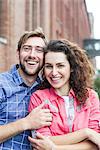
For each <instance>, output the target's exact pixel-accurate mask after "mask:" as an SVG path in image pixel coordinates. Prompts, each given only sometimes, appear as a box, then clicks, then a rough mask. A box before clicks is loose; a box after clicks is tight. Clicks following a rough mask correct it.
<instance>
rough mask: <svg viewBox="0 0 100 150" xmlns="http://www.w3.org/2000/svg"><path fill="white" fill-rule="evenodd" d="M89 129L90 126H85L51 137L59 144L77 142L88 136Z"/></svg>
mask: <svg viewBox="0 0 100 150" xmlns="http://www.w3.org/2000/svg"><path fill="white" fill-rule="evenodd" d="M87 130H88V128H84V129H81V130H78V131H75V132H72V133H67V134H65V135H59V136H50V137H49V138H50V140H51V141H53V142H54V143H55V144H57V145H66V144H76V143H79V142H81V141H83V140H85V139H87V138H88V132H87ZM62 139H63V140H62Z"/></svg>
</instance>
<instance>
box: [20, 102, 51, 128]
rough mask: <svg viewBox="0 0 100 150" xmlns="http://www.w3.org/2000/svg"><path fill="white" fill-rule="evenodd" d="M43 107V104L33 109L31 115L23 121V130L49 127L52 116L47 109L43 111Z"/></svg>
mask: <svg viewBox="0 0 100 150" xmlns="http://www.w3.org/2000/svg"><path fill="white" fill-rule="evenodd" d="M43 106H44V103H42V104H41V105H39V106H38V107H36V108H35V109H33V110H32V111H31V113H30V114H29V115H28V116H26V117H25V118H24V119H23V121H24V123H23V125H24V129H25V130H32V129H38V128H41V127H44V126H50V125H51V121H52V114H51V113H50V110H49V109H43V108H42V107H43Z"/></svg>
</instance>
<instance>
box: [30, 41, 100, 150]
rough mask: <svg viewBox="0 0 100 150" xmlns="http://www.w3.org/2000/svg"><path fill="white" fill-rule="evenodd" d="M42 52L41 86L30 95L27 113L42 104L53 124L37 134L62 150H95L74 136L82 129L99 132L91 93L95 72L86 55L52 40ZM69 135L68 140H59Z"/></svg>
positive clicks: (96, 107) (98, 115) (98, 116)
mask: <svg viewBox="0 0 100 150" xmlns="http://www.w3.org/2000/svg"><path fill="white" fill-rule="evenodd" d="M44 50H45V52H44V82H43V84H42V86H41V87H40V90H38V91H36V92H35V93H33V94H32V96H31V100H30V105H29V111H31V110H32V109H33V108H35V107H37V106H38V105H39V104H41V103H42V102H45V108H49V109H50V111H51V113H52V114H53V121H52V124H51V126H50V127H44V128H41V129H39V130H38V132H40V133H42V135H46V136H50V139H51V140H52V141H53V142H54V143H55V144H57V145H60V146H58V147H59V148H60V149H61V150H64V149H68V150H72V149H73V150H74V149H75V150H76V149H77V150H80V149H81V150H82V149H84V150H87V149H91V150H92V149H93V150H94V149H96V147H95V145H94V144H93V143H91V142H89V141H86V140H85V141H83V139H82V138H81V137H83V134H81V132H79V135H78V137H77V135H76V134H75V131H77V130H80V129H84V128H90V129H94V130H95V131H97V132H100V126H99V121H100V110H99V98H98V96H97V94H96V92H95V91H94V90H93V89H92V84H93V82H92V79H93V75H94V71H93V68H92V65H91V63H90V61H89V59H88V58H87V55H86V54H85V51H84V50H83V49H81V48H80V47H78V46H77V45H75V44H73V43H71V42H69V41H67V40H51V41H50V42H49V43H48V45H47V47H46V48H45V49H44ZM71 132H72V134H71V138H70V140H68V138H67V137H69V136H68V135H66V136H64V138H63V140H61V137H59V136H58V135H63V134H68V133H71ZM72 135H73V136H72ZM52 136H53V137H52ZM73 137H74V140H73ZM66 139H67V140H66ZM81 139H82V140H81ZM59 148H58V149H59ZM40 149H41V148H40ZM60 149H59V150H60Z"/></svg>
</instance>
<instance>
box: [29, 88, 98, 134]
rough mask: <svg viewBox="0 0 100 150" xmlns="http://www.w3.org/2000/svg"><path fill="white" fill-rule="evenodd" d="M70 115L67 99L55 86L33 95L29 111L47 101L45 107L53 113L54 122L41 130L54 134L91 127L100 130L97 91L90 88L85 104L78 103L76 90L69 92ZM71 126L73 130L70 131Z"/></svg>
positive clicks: (43, 132) (41, 131)
mask: <svg viewBox="0 0 100 150" xmlns="http://www.w3.org/2000/svg"><path fill="white" fill-rule="evenodd" d="M70 100H73V103H70V104H69V105H70V110H69V111H70V115H69V116H68V115H67V114H66V113H67V111H66V107H65V100H64V99H63V97H61V96H59V95H58V94H57V93H56V92H55V90H54V89H53V88H50V89H44V90H38V91H36V92H34V93H33V94H32V96H31V99H30V103H29V112H30V111H32V110H33V109H34V108H35V107H37V106H38V105H40V104H41V103H42V102H43V101H45V105H44V108H49V109H50V112H51V113H52V114H53V120H52V124H51V126H49V127H44V128H41V129H39V130H37V131H38V132H40V133H41V134H43V135H46V136H54V135H62V134H66V133H69V132H74V131H76V130H79V129H82V128H87V127H88V128H91V129H94V130H95V131H97V132H100V107H99V98H98V95H97V93H96V92H95V91H94V90H92V89H89V98H88V100H87V101H86V104H84V105H78V103H77V100H76V97H75V94H74V92H73V91H72V90H71V91H70V93H69V101H70ZM70 128H71V131H70Z"/></svg>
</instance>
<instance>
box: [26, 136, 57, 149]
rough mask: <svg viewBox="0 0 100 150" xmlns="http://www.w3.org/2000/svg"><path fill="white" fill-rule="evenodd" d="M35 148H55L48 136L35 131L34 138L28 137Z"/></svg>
mask: <svg viewBox="0 0 100 150" xmlns="http://www.w3.org/2000/svg"><path fill="white" fill-rule="evenodd" d="M28 139H29V141H30V142H31V144H32V146H33V147H34V149H36V150H56V145H55V144H54V143H53V142H52V141H51V140H50V139H49V138H48V137H45V136H43V135H41V134H40V133H37V135H36V138H35V139H33V138H31V137H29V138H28Z"/></svg>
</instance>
